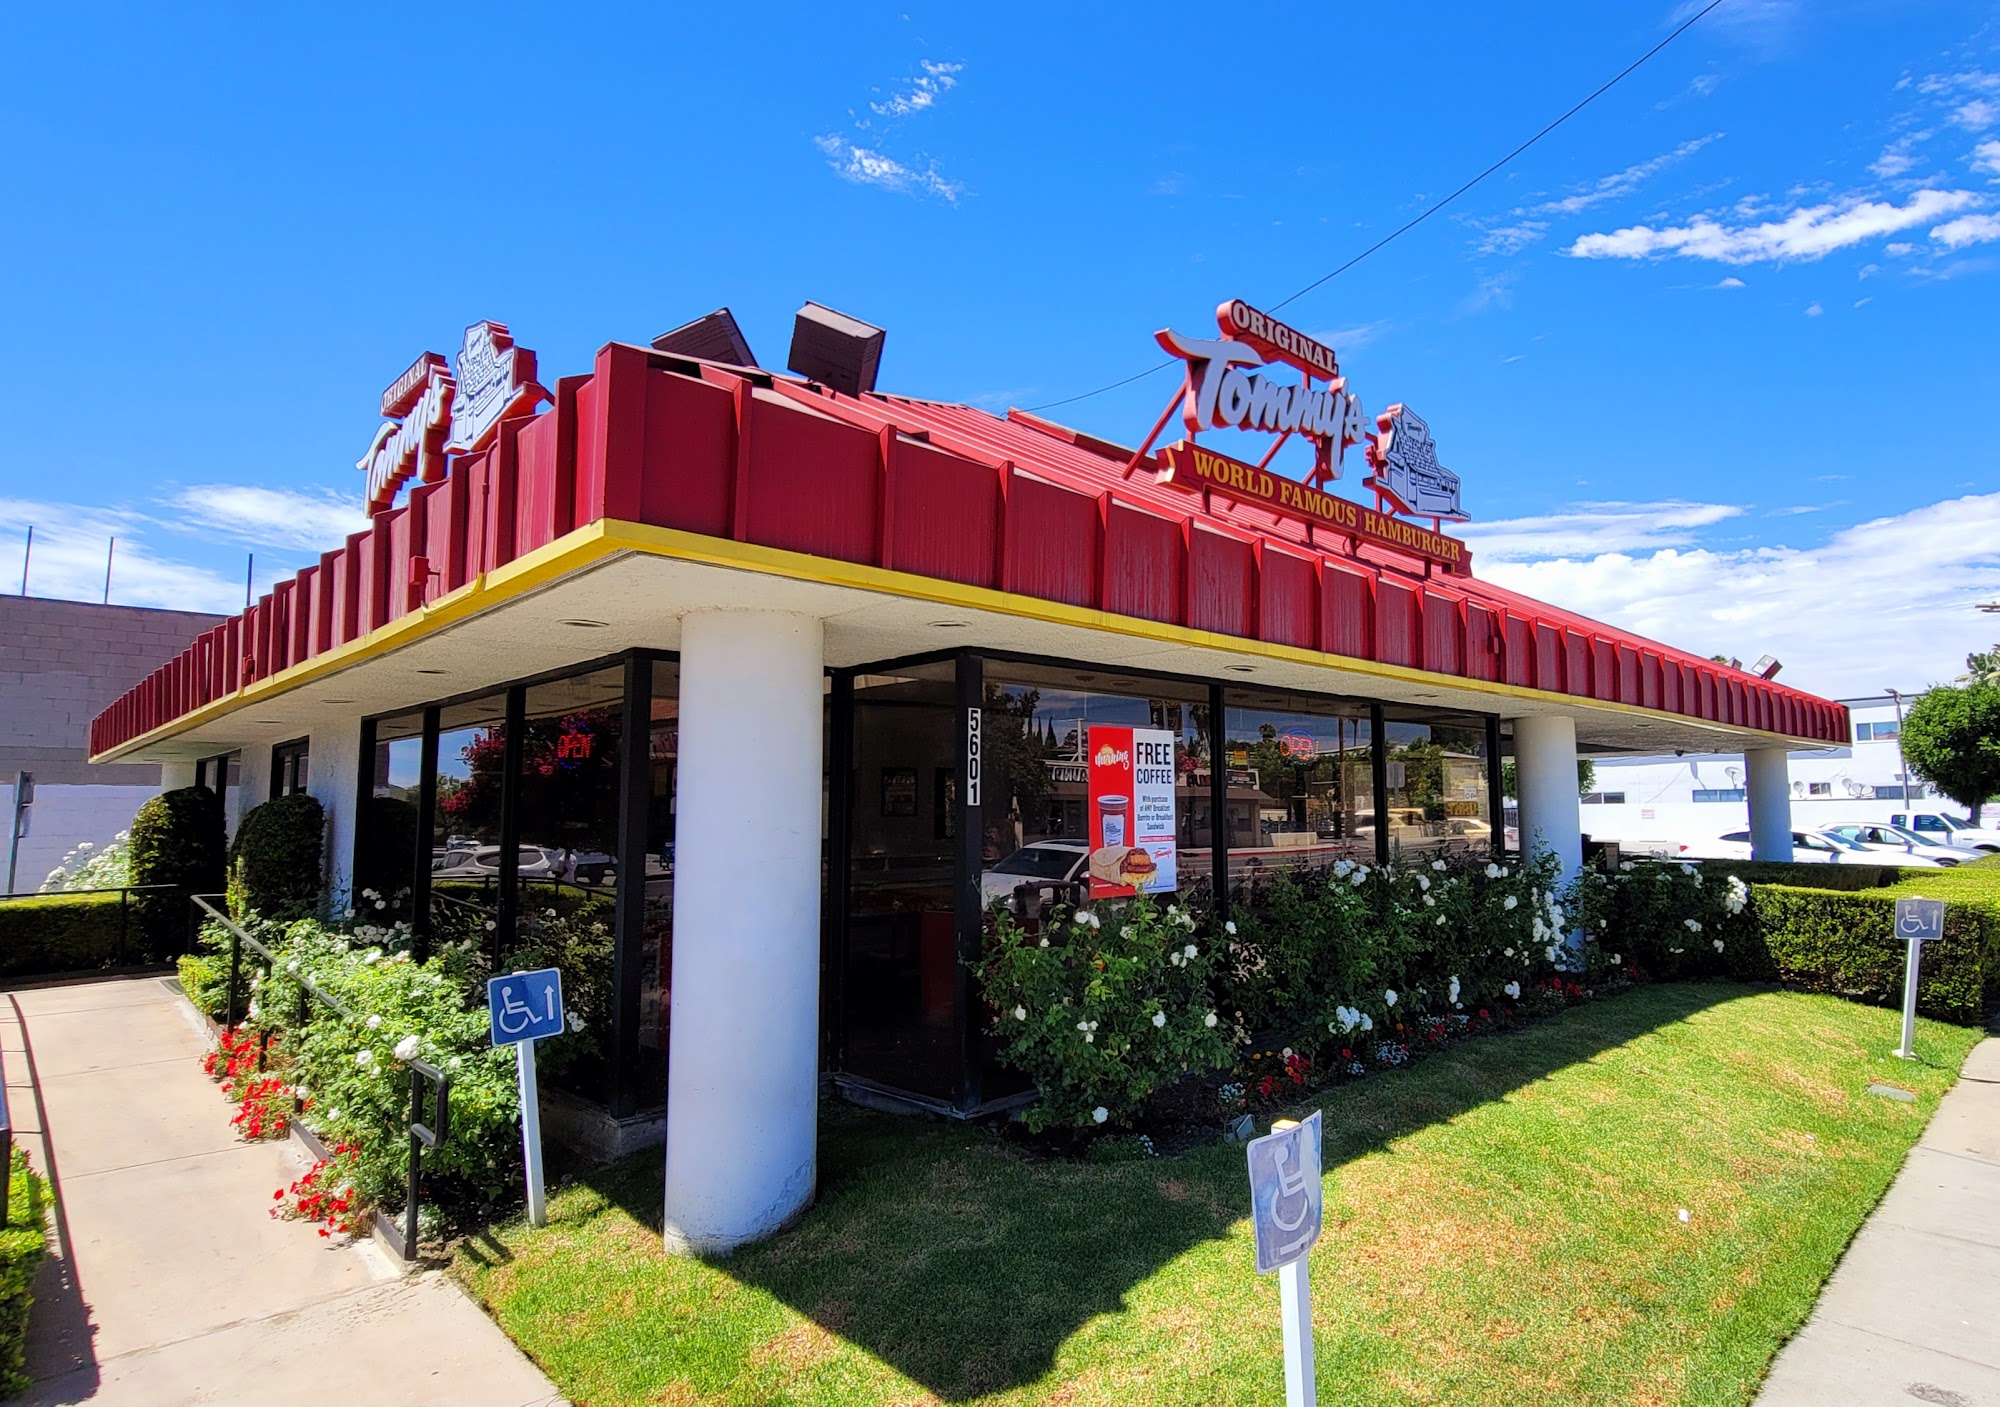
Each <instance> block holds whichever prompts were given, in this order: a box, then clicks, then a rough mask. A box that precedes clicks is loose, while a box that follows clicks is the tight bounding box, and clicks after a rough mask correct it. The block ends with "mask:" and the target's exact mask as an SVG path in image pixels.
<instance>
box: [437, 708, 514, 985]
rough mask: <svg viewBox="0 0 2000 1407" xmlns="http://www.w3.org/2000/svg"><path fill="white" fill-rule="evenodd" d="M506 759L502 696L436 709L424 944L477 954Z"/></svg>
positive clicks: (492, 883)
mask: <svg viewBox="0 0 2000 1407" xmlns="http://www.w3.org/2000/svg"><path fill="white" fill-rule="evenodd" d="M506 755H507V695H506V694H505V693H504V692H500V693H494V694H489V695H487V696H486V697H485V698H482V699H475V700H472V701H471V702H469V703H457V704H447V705H446V706H445V707H444V708H442V709H440V710H439V711H438V745H437V779H436V787H437V799H436V801H435V803H434V804H433V806H432V808H431V836H430V842H431V843H430V867H431V910H430V925H431V939H432V942H433V943H434V944H439V943H456V942H463V941H465V940H466V939H471V940H472V943H473V946H474V947H475V948H476V949H478V950H479V951H481V952H484V951H486V950H487V949H488V947H489V943H490V940H489V938H488V935H487V930H486V924H487V922H488V921H491V920H495V919H496V918H497V915H498V912H499V911H498V908H497V904H498V900H499V894H498V890H499V885H500V805H501V795H500V794H501V791H502V789H503V788H502V783H503V780H504V777H505V770H506Z"/></svg>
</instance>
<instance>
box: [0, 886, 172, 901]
mask: <svg viewBox="0 0 2000 1407" xmlns="http://www.w3.org/2000/svg"><path fill="white" fill-rule="evenodd" d="M179 888H180V886H179V885H178V884H105V885H99V886H98V887H97V888H95V889H22V890H18V891H14V892H11V893H7V894H0V899H63V898H68V897H69V896H71V895H75V894H144V893H147V892H148V891H150V890H154V889H179Z"/></svg>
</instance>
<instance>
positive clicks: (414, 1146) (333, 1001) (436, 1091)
mask: <svg viewBox="0 0 2000 1407" xmlns="http://www.w3.org/2000/svg"><path fill="white" fill-rule="evenodd" d="M222 897H223V896H222V895H220V894H193V895H190V896H189V898H190V899H191V900H192V901H193V903H194V905H195V907H196V908H197V909H199V910H201V911H203V912H205V913H206V914H207V915H208V916H209V917H210V918H211V919H213V920H214V921H215V922H217V923H219V924H221V925H222V926H223V927H224V928H225V929H227V930H228V931H229V988H228V994H227V996H226V998H225V999H224V1007H223V1010H224V1017H225V1020H224V1021H223V1029H224V1030H225V1031H233V1030H235V1029H236V990H237V987H238V986H239V985H240V982H241V977H242V970H243V948H244V946H245V945H246V944H247V945H248V946H249V948H250V951H251V952H252V953H254V954H256V955H257V956H258V957H260V958H262V959H263V960H264V965H265V968H266V970H267V971H271V970H275V969H276V968H277V965H278V961H279V959H278V955H277V954H276V953H274V952H272V951H271V950H270V949H269V948H267V947H265V946H264V944H263V943H261V942H259V941H258V940H257V939H256V938H255V937H253V936H252V935H250V934H249V933H247V932H245V931H244V929H243V927H242V925H240V924H238V923H237V922H236V921H235V920H234V919H232V918H230V917H229V915H227V914H225V913H224V912H222V910H220V909H218V908H216V907H215V905H214V904H211V903H210V902H209V900H211V899H220V898H222ZM292 976H293V977H294V978H295V979H296V980H297V982H298V984H299V1012H298V1021H299V1024H300V1025H301V1026H304V1025H305V1023H306V1021H307V1019H308V1015H309V1011H308V1006H307V998H308V997H311V998H314V999H316V1000H318V1001H320V1002H321V1003H323V1004H325V1005H326V1006H327V1007H329V1008H330V1009H331V1010H333V1011H334V1012H336V1013H338V1014H339V1015H340V1016H341V1017H343V1018H345V1019H346V1020H349V1021H352V1020H354V1019H355V1014H354V1009H353V1008H352V1007H350V1006H348V1005H347V1003H346V1002H343V1001H341V1000H340V999H339V998H338V997H336V996H334V995H333V993H331V992H329V991H327V990H326V989H325V988H324V987H322V986H320V985H319V984H318V983H317V982H315V981H313V980H312V978H310V977H308V976H307V975H306V974H305V973H304V972H303V971H301V972H298V973H294V974H292ZM270 1047H271V1035H270V1032H269V1031H265V1032H264V1033H263V1034H262V1037H261V1039H260V1040H259V1042H258V1046H257V1068H258V1070H260V1071H261V1070H263V1068H264V1061H265V1057H266V1055H267V1054H268V1052H269V1050H270ZM406 1063H407V1064H408V1066H409V1069H410V1120H409V1137H410V1167H409V1183H408V1188H407V1190H406V1193H405V1196H404V1202H403V1225H402V1227H401V1228H398V1227H397V1226H396V1224H395V1222H394V1221H392V1220H391V1219H390V1218H388V1217H387V1216H384V1215H383V1214H382V1213H381V1212H380V1211H379V1210H378V1211H377V1212H376V1213H375V1220H376V1223H377V1225H379V1226H382V1227H384V1228H386V1230H387V1232H388V1233H389V1235H390V1236H391V1237H394V1236H396V1235H398V1234H400V1237H401V1241H402V1245H401V1247H400V1249H401V1252H402V1256H403V1259H404V1260H405V1261H414V1260H415V1259H416V1258H417V1197H418V1191H419V1187H420V1184H421V1181H422V1178H423V1167H424V1149H426V1148H430V1149H435V1148H437V1147H438V1146H439V1145H440V1144H442V1143H443V1142H444V1140H445V1138H446V1136H447V1133H448V1131H449V1128H450V1121H451V1076H449V1075H447V1074H445V1072H444V1071H442V1070H440V1069H438V1067H437V1066H435V1065H432V1064H430V1063H429V1062H428V1061H424V1060H416V1059H412V1060H409V1061H408V1062H406ZM425 1086H429V1088H430V1091H431V1094H430V1098H429V1100H428V1101H427V1100H426V1099H425V1097H424V1089H425ZM427 1106H428V1107H427ZM293 1107H294V1109H295V1110H296V1109H297V1107H298V1100H297V1097H296V1096H294V1098H293ZM5 1113H6V1104H5V1089H4V1087H0V1119H4V1117H5ZM4 1224H5V1223H4V1222H0V1225H4Z"/></svg>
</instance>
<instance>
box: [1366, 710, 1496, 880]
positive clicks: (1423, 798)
mask: <svg viewBox="0 0 2000 1407" xmlns="http://www.w3.org/2000/svg"><path fill="white" fill-rule="evenodd" d="M1383 715H1384V719H1385V722H1384V724H1383V728H1384V731H1385V732H1386V734H1387V736H1386V737H1385V738H1384V740H1383V741H1384V745H1385V747H1386V748H1387V751H1388V764H1389V791H1388V804H1387V806H1386V807H1385V808H1384V810H1385V811H1386V813H1387V816H1388V823H1389V850H1390V854H1391V855H1392V856H1395V855H1401V856H1403V857H1405V858H1408V857H1411V856H1415V855H1429V854H1463V853H1465V852H1468V851H1471V852H1476V853H1479V854H1485V853H1486V852H1487V851H1488V850H1489V849H1490V848H1491V847H1492V844H1493V805H1492V791H1491V789H1490V788H1489V786H1488V768H1489V767H1490V766H1491V761H1490V759H1489V758H1488V757H1487V755H1486V720H1485V719H1484V718H1481V717H1479V716H1477V715H1476V714H1447V713H1432V712H1429V711H1425V710H1419V709H1410V708H1403V707H1398V706H1391V707H1386V708H1384V710H1383Z"/></svg>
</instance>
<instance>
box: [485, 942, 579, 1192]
mask: <svg viewBox="0 0 2000 1407" xmlns="http://www.w3.org/2000/svg"><path fill="white" fill-rule="evenodd" d="M486 1014H487V1017H488V1019H489V1021H490V1023H491V1025H492V1030H493V1044H495V1045H511V1046H513V1047H514V1069H515V1072H516V1073H517V1075H518V1076H519V1078H520V1088H521V1156H522V1158H523V1160H524V1161H525V1163H526V1165H527V1182H528V1224H529V1225H530V1226H546V1225H547V1224H548V1220H549V1213H548V1204H547V1201H546V1199H545V1198H544V1196H543V1192H542V1106H541V1099H540V1096H539V1095H538V1093H537V1092H536V1089H535V1042H536V1041H539V1040H544V1039H546V1038H547V1037H549V1036H559V1035H561V1034H562V1032H563V1001H562V973H561V972H559V971H558V970H556V969H555V968H553V967H545V968H541V969H538V970H537V971H534V972H515V973H510V974H509V975H508V976H505V977H495V978H493V979H491V980H490V981H489V982H487V984H486Z"/></svg>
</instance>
